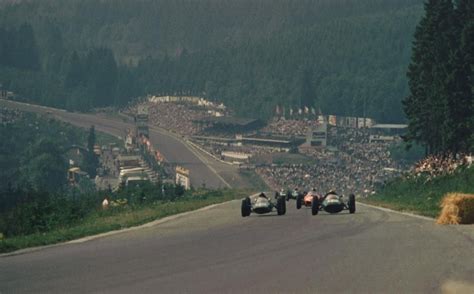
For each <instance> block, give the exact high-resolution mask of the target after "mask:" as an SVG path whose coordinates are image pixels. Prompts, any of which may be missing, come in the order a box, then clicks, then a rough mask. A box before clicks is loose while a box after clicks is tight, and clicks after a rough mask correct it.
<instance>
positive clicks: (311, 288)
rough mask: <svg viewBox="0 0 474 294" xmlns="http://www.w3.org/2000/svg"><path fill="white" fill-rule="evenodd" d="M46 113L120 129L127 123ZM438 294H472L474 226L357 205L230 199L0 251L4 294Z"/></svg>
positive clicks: (207, 173)
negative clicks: (252, 205) (250, 209)
mask: <svg viewBox="0 0 474 294" xmlns="http://www.w3.org/2000/svg"><path fill="white" fill-rule="evenodd" d="M3 103H5V102H2V101H0V106H1V105H2V104H3ZM22 107H24V108H27V106H22ZM32 110H33V111H41V110H40V108H39V107H33V109H32ZM46 111H50V110H46V109H45V110H44V112H46ZM51 115H54V116H56V117H59V118H63V119H65V120H68V121H71V122H73V123H74V124H77V125H81V124H82V126H84V127H89V126H90V124H91V122H93V123H94V124H95V125H96V127H97V128H98V129H99V130H103V131H108V132H110V133H116V134H119V135H120V134H123V130H124V127H127V126H129V124H127V123H125V122H120V121H114V120H110V119H108V118H101V117H96V116H89V115H82V114H70V113H65V112H64V113H62V112H61V111H54V112H53V113H52V114H51ZM111 121H112V123H111ZM154 138H156V139H154ZM165 139H166V140H165ZM152 140H156V143H157V144H164V145H162V146H166V144H168V143H163V142H165V141H167V140H170V141H171V140H172V138H171V139H170V138H168V137H165V136H162V137H160V136H159V135H154V134H152ZM178 142H179V140H178ZM180 144H182V143H180ZM177 145H179V143H175V144H172V147H170V148H171V149H172V150H171V151H165V150H167V149H166V148H165V147H163V153H165V152H169V153H172V152H173V150H174V148H176V147H175V146H177ZM158 148H160V146H159V147H158ZM174 151H176V152H177V154H178V158H177V159H179V160H182V159H183V158H184V159H185V160H186V161H188V162H189V163H190V164H189V167H190V168H191V169H192V168H193V167H196V166H198V167H199V169H198V170H197V174H198V175H201V176H202V178H203V179H207V178H209V179H210V178H213V177H214V176H215V174H216V173H214V171H213V170H211V169H210V168H207V166H206V165H205V164H204V163H203V160H204V161H206V160H210V159H209V158H207V159H206V158H199V157H201V156H203V155H202V154H201V155H199V154H195V153H194V152H193V151H192V150H190V151H189V152H187V151H186V150H185V149H182V150H174ZM179 152H184V153H186V154H188V155H184V156H189V158H188V157H183V155H182V154H180V153H179ZM193 154H194V155H195V157H192V155H193ZM171 155H172V154H171ZM165 156H167V154H166V153H165ZM198 160H200V162H199V161H198ZM211 166H215V167H219V165H217V164H216V163H214V162H212V165H211ZM215 167H213V168H214V169H215V170H216V171H217V173H218V174H219V172H222V174H225V172H227V170H225V168H227V167H222V170H218V169H216V168H215ZM206 168H207V169H206ZM199 171H201V172H202V174H200V172H199ZM192 172H193V170H192ZM214 178H216V179H219V177H214ZM194 180H196V181H199V180H200V178H194ZM219 181H220V182H219V183H221V184H224V181H222V180H220V179H219ZM219 183H216V185H219ZM462 291H464V292H462ZM441 292H444V293H474V227H473V226H438V225H435V224H434V222H433V221H432V220H426V219H420V218H414V217H410V216H405V215H400V214H397V213H390V212H386V211H381V210H378V209H374V208H368V207H362V206H358V210H357V212H356V214H354V215H350V214H347V213H341V214H338V215H329V214H326V213H321V214H319V215H317V216H312V215H311V212H310V210H309V209H306V208H303V209H301V210H299V211H298V210H296V208H295V202H294V201H291V202H289V206H288V209H287V215H285V216H276V215H275V214H274V215H264V216H257V215H252V216H250V217H248V218H242V217H240V203H239V201H233V202H229V203H226V204H223V205H220V206H217V207H215V208H212V209H209V210H205V211H199V212H194V213H191V214H188V215H186V216H182V217H179V218H177V219H174V220H170V221H168V222H165V223H163V224H160V225H157V226H154V227H150V228H146V229H139V230H134V231H128V232H123V233H119V234H116V235H113V236H109V237H104V238H98V239H94V240H89V241H84V242H81V243H75V244H66V245H60V246H54V247H49V248H44V249H41V250H37V251H31V252H28V253H23V254H19V255H12V256H2V257H0V293H2V294H3V293H441Z"/></svg>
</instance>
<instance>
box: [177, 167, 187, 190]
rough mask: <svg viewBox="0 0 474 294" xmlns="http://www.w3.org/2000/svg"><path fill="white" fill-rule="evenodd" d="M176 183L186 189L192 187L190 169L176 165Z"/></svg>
mask: <svg viewBox="0 0 474 294" xmlns="http://www.w3.org/2000/svg"><path fill="white" fill-rule="evenodd" d="M176 185H181V186H183V187H184V189H185V190H189V189H191V181H190V179H189V169H186V168H184V167H181V166H177V167H176Z"/></svg>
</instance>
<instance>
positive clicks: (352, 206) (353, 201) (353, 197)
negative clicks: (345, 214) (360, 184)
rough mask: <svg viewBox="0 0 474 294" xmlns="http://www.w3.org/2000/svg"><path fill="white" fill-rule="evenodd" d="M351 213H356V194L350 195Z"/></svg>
mask: <svg viewBox="0 0 474 294" xmlns="http://www.w3.org/2000/svg"><path fill="white" fill-rule="evenodd" d="M347 206H349V213H354V212H355V211H356V200H355V196H354V194H351V195H349V203H348V205H347Z"/></svg>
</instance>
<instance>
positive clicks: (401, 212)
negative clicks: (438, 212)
mask: <svg viewBox="0 0 474 294" xmlns="http://www.w3.org/2000/svg"><path fill="white" fill-rule="evenodd" d="M357 204H359V205H362V206H366V207H371V208H374V209H378V210H382V211H385V212H390V213H395V214H399V215H404V216H409V217H413V218H418V219H422V220H425V221H433V222H434V221H436V219H435V218H433V217H429V216H424V215H418V214H414V213H410V212H403V211H398V210H393V209H390V208H385V207H381V206H376V205H372V204H367V203H363V202H360V201H357Z"/></svg>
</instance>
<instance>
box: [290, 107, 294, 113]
mask: <svg viewBox="0 0 474 294" xmlns="http://www.w3.org/2000/svg"><path fill="white" fill-rule="evenodd" d="M290 115H293V108H291V107H290Z"/></svg>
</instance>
